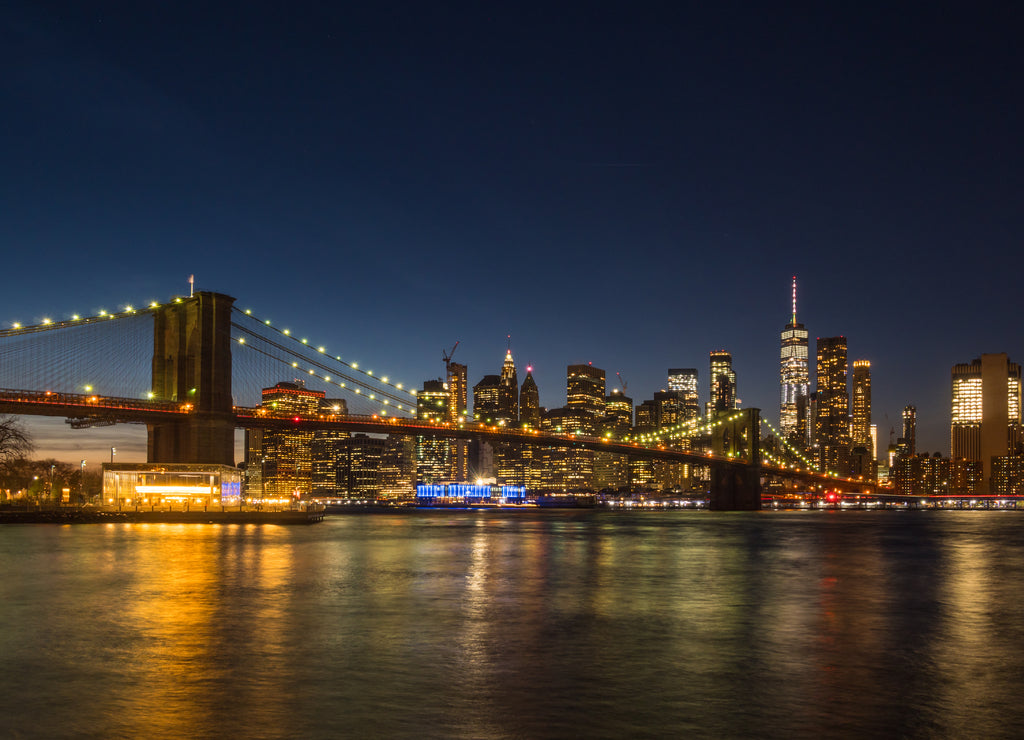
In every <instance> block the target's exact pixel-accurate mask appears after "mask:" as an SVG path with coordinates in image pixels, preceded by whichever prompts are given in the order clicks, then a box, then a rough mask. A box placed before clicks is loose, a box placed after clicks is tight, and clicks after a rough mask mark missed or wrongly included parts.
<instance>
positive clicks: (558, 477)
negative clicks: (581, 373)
mask: <svg viewBox="0 0 1024 740" xmlns="http://www.w3.org/2000/svg"><path fill="white" fill-rule="evenodd" d="M602 380H603V378H602ZM602 390H603V388H602ZM602 400H603V399H602ZM540 424H541V429H542V430H543V431H546V432H560V433H563V434H571V433H575V434H586V435H590V434H593V433H594V432H593V431H592V430H593V428H594V417H593V415H592V414H591V413H590V412H589V411H588V410H587V409H585V408H582V407H576V408H571V407H565V408H560V409H549V410H547V411H545V412H544V413H543V414H542V415H541V421H540ZM539 458H540V465H541V470H542V478H541V487H542V488H544V489H547V490H552V491H562V492H565V491H583V490H590V489H591V487H592V485H593V476H594V452H593V451H591V450H585V449H582V448H579V447H568V448H566V447H542V448H541V450H540V455H539Z"/></svg>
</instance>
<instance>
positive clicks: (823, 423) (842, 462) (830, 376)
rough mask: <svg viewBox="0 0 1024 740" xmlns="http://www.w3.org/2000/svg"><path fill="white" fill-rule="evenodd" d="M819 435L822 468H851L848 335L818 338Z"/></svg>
mask: <svg viewBox="0 0 1024 740" xmlns="http://www.w3.org/2000/svg"><path fill="white" fill-rule="evenodd" d="M816 393H817V414H816V418H815V437H816V442H817V444H818V465H819V467H820V468H821V469H822V471H826V472H835V473H839V474H840V475H847V474H849V471H850V421H849V417H850V393H849V390H848V388H847V365H846V337H825V338H821V337H819V338H818V368H817V390H816Z"/></svg>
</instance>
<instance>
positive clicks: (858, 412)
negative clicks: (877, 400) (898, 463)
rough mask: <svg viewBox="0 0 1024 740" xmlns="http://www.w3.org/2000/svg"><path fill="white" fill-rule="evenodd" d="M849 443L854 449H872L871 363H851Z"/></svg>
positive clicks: (858, 361) (861, 361)
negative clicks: (851, 411)
mask: <svg viewBox="0 0 1024 740" xmlns="http://www.w3.org/2000/svg"><path fill="white" fill-rule="evenodd" d="M850 431H851V435H850V437H851V440H850V441H851V443H852V444H853V446H854V447H866V448H867V449H869V450H872V449H874V446H873V445H872V443H871V363H870V362H869V361H868V360H854V361H853V426H852V428H851V430H850Z"/></svg>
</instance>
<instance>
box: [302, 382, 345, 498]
mask: <svg viewBox="0 0 1024 740" xmlns="http://www.w3.org/2000/svg"><path fill="white" fill-rule="evenodd" d="M347 413H348V403H347V402H346V401H345V399H344V398H324V399H322V400H321V401H320V415H321V416H334V415H345V414H347ZM350 436H351V435H350V434H349V433H348V432H345V431H342V430H340V429H317V430H316V431H315V432H313V438H312V439H311V440H310V443H309V452H310V466H311V468H312V480H311V485H310V487H311V490H312V494H313V495H314V496H335V495H339V494H338V492H339V491H340V490H341V484H340V483H339V481H338V456H339V454H340V449H341V448H340V445H341V444H342V442H343V441H344V440H348V439H349V437H350Z"/></svg>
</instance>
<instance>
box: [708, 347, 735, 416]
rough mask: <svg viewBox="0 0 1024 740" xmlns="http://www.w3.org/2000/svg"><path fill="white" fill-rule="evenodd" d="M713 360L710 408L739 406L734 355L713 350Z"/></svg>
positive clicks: (722, 409) (725, 409) (711, 357)
mask: <svg viewBox="0 0 1024 740" xmlns="http://www.w3.org/2000/svg"><path fill="white" fill-rule="evenodd" d="M710 360H711V389H710V390H711V398H710V400H709V401H708V410H709V413H710V412H711V411H729V410H731V409H734V408H737V405H738V403H739V400H738V399H737V398H736V373H735V371H733V369H732V355H731V354H730V353H729V352H726V351H725V350H712V351H711V354H710Z"/></svg>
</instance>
